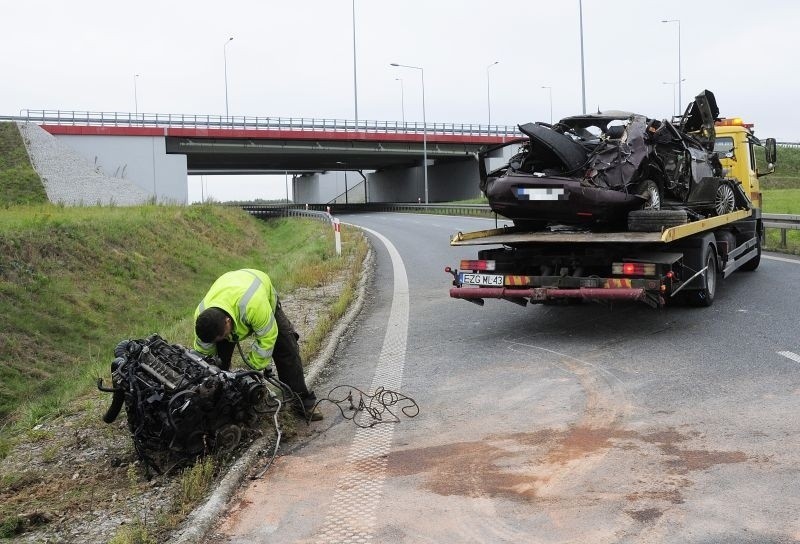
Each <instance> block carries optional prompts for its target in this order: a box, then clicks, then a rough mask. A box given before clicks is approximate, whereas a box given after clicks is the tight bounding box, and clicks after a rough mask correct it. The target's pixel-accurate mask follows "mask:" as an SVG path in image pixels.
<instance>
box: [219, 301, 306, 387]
mask: <svg viewBox="0 0 800 544" xmlns="http://www.w3.org/2000/svg"><path fill="white" fill-rule="evenodd" d="M275 323H276V324H277V325H278V339H277V340H276V341H275V348H274V349H273V351H272V360H273V361H275V369H276V370H277V371H278V379H279V380H280V381H282V382H283V383H285V384H286V385H288V386H289V388H290V389H291V390H292V391H294V392H295V393H297V394H298V395H300V397H301V398H303V399H305V398H308V397H311V395H312V394H311V393H309V391H308V387H307V386H306V379H305V376H303V362H302V360H301V359H300V346H299V345H298V344H297V339H298V338H300V335H299V334H297V332H296V331H295V330H294V325H292V322H291V321H289V318H288V317H286V314H285V313H283V309H282V308H281V302H280V300H279V301H278V306H277V308H275ZM235 347H236V342H231V341H229V340H223V341H221V342H217V355H219V358H220V360H221V364H220V368H221V369H222V370H230V368H231V358H232V357H233V350H234V349H235Z"/></svg>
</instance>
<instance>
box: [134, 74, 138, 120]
mask: <svg viewBox="0 0 800 544" xmlns="http://www.w3.org/2000/svg"><path fill="white" fill-rule="evenodd" d="M137 79H139V74H133V106H134V108H136V109H135V111H136V115H137V116H138V115H139V93H138V91H137V89H136V80H137Z"/></svg>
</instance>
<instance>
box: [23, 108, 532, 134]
mask: <svg viewBox="0 0 800 544" xmlns="http://www.w3.org/2000/svg"><path fill="white" fill-rule="evenodd" d="M19 120H21V121H28V122H32V123H37V124H52V125H89V126H110V127H174V128H198V129H228V130H237V129H238V130H290V131H319V132H374V133H380V134H394V133H396V134H422V133H423V132H424V133H426V134H439V135H450V134H452V135H459V136H464V135H472V136H499V137H505V138H510V137H519V136H522V133H521V132H519V130H518V129H517V127H516V126H508V125H480V124H470V123H426V124H423V123H421V122H417V121H411V122H400V121H371V120H359V121H355V120H352V119H325V118H313V117H251V116H240V115H231V116H224V115H192V114H182V113H177V114H176V113H130V112H102V111H101V112H96V111H76V110H70V111H68V110H21V111H20V116H19Z"/></svg>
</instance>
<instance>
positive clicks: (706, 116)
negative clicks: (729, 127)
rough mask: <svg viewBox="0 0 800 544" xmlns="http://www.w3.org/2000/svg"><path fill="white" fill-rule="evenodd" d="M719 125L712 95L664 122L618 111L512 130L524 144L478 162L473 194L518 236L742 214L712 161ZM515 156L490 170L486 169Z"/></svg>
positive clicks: (742, 203)
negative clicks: (656, 213) (636, 218)
mask: <svg viewBox="0 0 800 544" xmlns="http://www.w3.org/2000/svg"><path fill="white" fill-rule="evenodd" d="M718 115H719V109H718V107H717V103H716V99H715V97H714V95H713V93H711V92H710V91H704V92H702V93H700V94H699V95H697V97H696V98H695V99H694V101H692V103H691V104H690V105H689V106H688V107H687V109H686V111H685V113H684V114H683V115H682V116H680V117H678V118H676V119H674V120H672V121H669V120H666V119H665V120H657V119H651V118H648V117H646V116H644V115H640V114H636V113H632V112H626V111H607V112H598V113H597V114H589V115H579V116H573V117H567V118H564V119H561V120H560V121H558V122H557V123H555V124H553V125H550V124H547V123H542V122H537V123H527V124H524V125H520V126H519V129H520V131H521V132H522V133H523V134H524V135H525V138H520V139H517V140H515V141H513V142H511V143H510V144H503V145H502V146H497V147H494V148H491V149H488V150H485V151H484V152H482V153H481V154H480V156H479V168H480V175H481V190H482V191H483V193H484V194H485V195H486V197H487V198H488V200H489V205H490V207H491V208H492V210H493V211H495V212H496V213H498V214H500V215H502V216H504V217H507V218H509V219H511V220H513V221H514V224H515V225H516V226H517V227H519V228H523V229H525V230H541V229H544V228H545V227H547V226H548V225H551V226H552V225H556V224H559V225H578V226H600V227H603V226H606V227H609V228H616V227H618V226H619V225H624V224H625V222H626V221H627V219H628V214H629V212H631V211H634V210H640V209H652V210H661V209H664V210H686V213H687V217H688V218H694V219H699V218H701V217H708V216H712V215H722V214H725V213H729V212H731V211H733V210H735V209H739V208H748V207H749V205H750V204H749V201H748V199H747V197H746V196H745V194H744V192H743V191H742V190H741V184H740V183H739V182H738V181H737V180H735V179H727V178H725V177H724V174H725V173H724V171H723V168H722V164H721V163H720V160H719V157H718V156H717V153H716V152H715V151H714V137H715V131H714V123H715V121H716V120H717V118H718ZM509 145H516V146H519V150H518V152H517V153H515V154H514V155H513V156H511V158H510V160H509V161H508V163H507V164H504V165H503V166H501V167H500V168H496V169H494V170H490V169H489V168H488V167H487V164H488V162H489V161H488V159H492V158H497V157H498V156H501V149H502V148H503V147H506V146H509Z"/></svg>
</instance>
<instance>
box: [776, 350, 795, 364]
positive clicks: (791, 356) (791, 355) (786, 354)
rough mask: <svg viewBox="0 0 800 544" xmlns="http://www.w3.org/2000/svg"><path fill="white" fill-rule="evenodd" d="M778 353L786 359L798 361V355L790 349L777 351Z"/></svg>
mask: <svg viewBox="0 0 800 544" xmlns="http://www.w3.org/2000/svg"><path fill="white" fill-rule="evenodd" d="M776 353H777V354H778V355H783V356H784V357H786V358H787V359H791V360H792V361H794V362H795V363H800V355H798V354H796V353H793V352H791V351H777V352H776Z"/></svg>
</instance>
